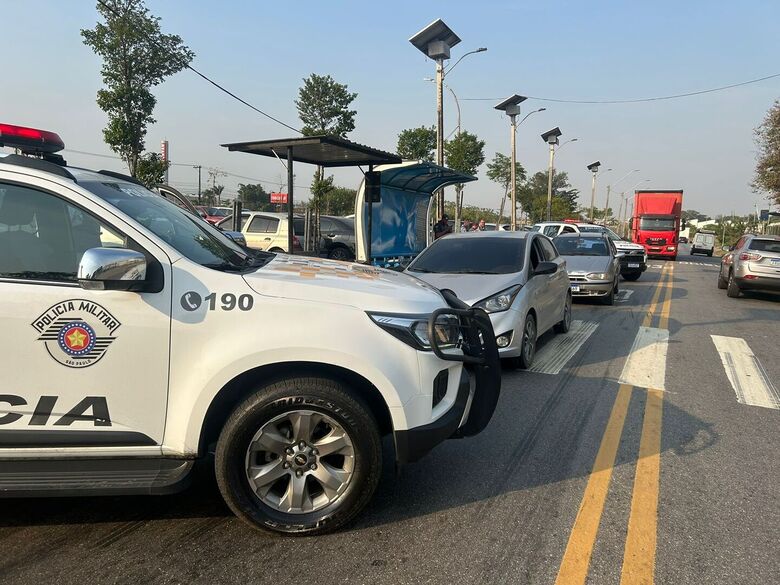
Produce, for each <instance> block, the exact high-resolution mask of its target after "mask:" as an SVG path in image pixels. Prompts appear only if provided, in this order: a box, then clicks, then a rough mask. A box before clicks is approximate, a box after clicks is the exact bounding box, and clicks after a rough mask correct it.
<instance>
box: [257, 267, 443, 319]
mask: <svg viewBox="0 0 780 585" xmlns="http://www.w3.org/2000/svg"><path fill="white" fill-rule="evenodd" d="M244 279H245V280H246V282H247V284H248V285H249V286H250V287H252V289H253V290H254V291H256V292H257V293H259V294H262V295H268V296H275V297H283V298H288V299H298V300H306V301H313V302H319V303H337V304H341V305H351V306H354V307H359V308H361V309H364V310H367V311H386V312H398V313H428V312H431V311H433V310H434V309H438V308H441V307H443V306H445V302H444V299H443V298H442V296H441V293H439V291H437V290H436V289H435V288H434V287H432V286H430V285H428V284H426V283H424V282H422V281H420V280H417V279H416V278H412V277H410V276H407V275H405V274H403V273H401V272H394V271H392V270H385V269H382V268H376V267H374V266H366V265H363V264H355V263H352V262H337V261H334V260H321V259H318V258H304V257H301V256H288V255H285V254H278V255H277V256H276V257H275V258H274V259H273V260H271V262H269V263H268V264H266V265H265V266H263V267H262V268H260V269H258V270H256V271H254V272H251V273H249V274H245V275H244ZM323 310H327V309H323Z"/></svg>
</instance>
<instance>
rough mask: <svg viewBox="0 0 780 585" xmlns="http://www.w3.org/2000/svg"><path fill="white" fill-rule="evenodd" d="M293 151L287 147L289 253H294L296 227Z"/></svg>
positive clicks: (290, 147)
mask: <svg viewBox="0 0 780 585" xmlns="http://www.w3.org/2000/svg"><path fill="white" fill-rule="evenodd" d="M293 177H294V174H293V149H292V146H288V147H287V253H288V254H292V253H293V241H294V238H295V227H294V224H293Z"/></svg>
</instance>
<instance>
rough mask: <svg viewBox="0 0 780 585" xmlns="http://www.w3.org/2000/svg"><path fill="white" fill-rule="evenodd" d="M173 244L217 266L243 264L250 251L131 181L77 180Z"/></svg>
mask: <svg viewBox="0 0 780 585" xmlns="http://www.w3.org/2000/svg"><path fill="white" fill-rule="evenodd" d="M79 184H80V185H81V186H82V187H84V188H85V189H88V190H89V191H91V192H92V193H94V194H95V195H97V196H98V197H100V198H101V199H103V200H104V201H106V202H107V203H109V204H111V205H113V206H114V207H116V208H117V209H119V210H120V211H122V212H124V213H126V214H127V215H129V216H130V217H131V218H133V219H134V220H135V221H137V222H138V223H140V224H141V225H143V226H144V227H145V228H147V229H149V230H150V231H151V232H153V233H154V234H155V235H157V236H158V237H160V238H161V239H163V240H165V242H167V243H168V244H170V245H171V246H173V247H174V248H176V250H178V251H179V253H181V254H182V256H185V257H186V258H189V259H190V260H192V261H193V262H197V263H198V264H200V265H202V266H208V267H209V268H215V269H218V270H230V269H241V268H244V267H245V265H246V263H247V260H248V258H250V256H249V254H248V253H247V252H245V251H244V250H243V248H241V247H239V246H238V245H237V244H235V243H234V242H233V241H232V240H230V239H228V238H227V237H226V236H225V235H223V234H222V233H220V231H219V230H217V229H216V228H214V227H212V226H210V225H209V224H207V223H206V222H205V221H203V220H201V219H199V218H197V217H195V216H194V215H191V214H189V213H186V212H184V211H183V210H181V209H179V208H178V207H176V206H175V205H173V204H172V203H170V202H169V201H166V200H165V199H164V198H162V197H160V196H159V195H156V194H154V193H152V192H151V191H148V190H147V189H145V188H144V187H141V186H139V185H134V184H132V183H117V182H99V181H83V182H80V183H79Z"/></svg>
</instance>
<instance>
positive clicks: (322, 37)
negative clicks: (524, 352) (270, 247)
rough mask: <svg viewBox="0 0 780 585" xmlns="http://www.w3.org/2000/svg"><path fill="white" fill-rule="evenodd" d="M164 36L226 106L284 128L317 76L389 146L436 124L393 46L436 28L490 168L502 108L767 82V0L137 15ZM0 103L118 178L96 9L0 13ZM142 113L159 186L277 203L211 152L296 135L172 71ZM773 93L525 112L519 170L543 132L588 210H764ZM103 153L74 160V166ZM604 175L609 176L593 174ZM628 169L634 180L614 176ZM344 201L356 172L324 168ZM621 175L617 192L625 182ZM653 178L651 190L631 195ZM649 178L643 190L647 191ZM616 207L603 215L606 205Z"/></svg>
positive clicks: (483, 199) (480, 193)
mask: <svg viewBox="0 0 780 585" xmlns="http://www.w3.org/2000/svg"><path fill="white" fill-rule="evenodd" d="M147 6H148V7H149V9H150V11H151V12H152V13H153V14H155V15H157V16H159V17H161V18H162V28H163V30H164V32H167V33H175V34H178V35H180V36H181V37H182V38H183V39H184V41H185V43H186V44H187V45H188V46H189V47H190V48H191V49H192V50H193V51H194V52H195V55H196V57H195V59H194V61H193V62H192V65H193V66H194V67H195V68H196V69H199V70H200V71H201V72H203V73H204V74H206V75H208V76H210V77H211V78H212V79H214V80H215V81H217V82H219V83H220V84H222V85H224V86H225V87H226V88H228V89H229V90H230V91H232V92H233V93H235V94H237V95H239V96H241V97H242V98H243V99H245V100H247V101H249V102H250V103H252V104H253V105H255V106H257V107H258V108H260V109H262V110H264V111H266V112H268V113H270V114H272V115H273V116H275V117H277V118H279V119H281V120H283V121H285V122H286V123H288V124H290V125H292V126H295V127H300V126H301V123H300V121H299V120H298V119H297V112H296V108H295V105H294V100H295V98H296V97H297V93H298V88H299V87H300V86H301V84H302V80H303V78H305V77H307V76H308V75H309V74H311V73H318V74H329V75H332V76H333V77H334V78H335V79H336V80H337V81H339V82H340V83H344V84H347V85H348V87H349V89H350V90H351V91H353V92H357V94H358V97H357V99H356V100H355V102H354V103H353V104H354V108H355V109H356V110H357V112H358V113H357V118H356V123H357V126H356V129H355V131H354V132H352V133H351V134H350V135H349V138H350V139H352V140H354V141H356V142H360V143H363V144H368V145H370V146H373V147H376V148H381V149H384V150H389V151H394V150H395V145H396V140H397V136H398V133H399V132H400V131H401V130H403V129H405V128H411V127H417V126H421V125H428V126H430V125H433V124H434V123H435V120H436V95H435V87H434V84H432V83H430V82H427V81H425V80H424V79H425V78H426V77H432V76H433V74H434V72H435V65H434V63H433V62H432V61H431V60H429V59H427V58H426V57H425V56H424V55H423V54H422V53H420V52H419V51H418V50H417V49H415V48H414V47H413V46H412V45H411V44H410V43H409V41H408V39H409V38H410V37H411V36H412V35H414V34H415V33H416V32H417V31H419V30H420V29H422V28H423V27H425V26H426V25H428V24H429V23H430V22H432V21H433V20H435V19H436V18H441V19H442V20H444V21H445V22H446V23H447V24H448V25H449V26H450V27H451V28H452V29H453V30H454V31H455V32H456V33H457V34H458V36H460V38H461V39H462V42H461V43H460V44H458V45H457V46H455V47H453V49H452V57H453V59H452V62H454V61H455V60H456V59H457V58H458V57H460V56H461V55H463V54H464V53H466V52H468V51H470V50H473V49H476V48H478V47H487V48H488V51H486V52H483V53H478V54H474V55H469V56H468V57H466V58H465V59H464V60H463V61H462V62H461V63H460V64H459V65H458V66H457V68H455V69H453V70H452V71H451V72H450V73H449V74H448V76H447V78H446V83H447V84H448V85H449V86H450V87H451V88H452V90H453V91H454V92H455V94H456V95H457V96H458V98H459V101H460V107H461V126H462V128H463V129H464V130H468V131H469V132H473V133H475V134H477V135H478V136H479V137H480V138H481V139H483V140H484V141H485V142H486V145H485V155H486V159H487V160H489V159H491V158H492V157H493V155H494V154H495V153H496V152H502V153H505V154H509V144H510V142H509V138H510V136H509V122H508V119H507V118H506V116H505V115H504V114H502V113H500V112H497V111H496V110H494V109H493V106H494V105H495V104H496V103H498V102H499V101H500V100H501V99H503V98H504V97H506V96H509V95H512V94H514V93H518V94H521V95H528V96H537V97H543V98H554V99H569V100H614V99H632V98H645V97H656V96H665V95H671V94H678V93H685V92H689V91H696V90H702V89H708V88H712V87H718V86H723V85H728V84H732V83H738V82H742V81H747V80H750V79H755V78H759V77H764V76H768V75H772V74H776V73H780V60H778V55H780V35H778V34H777V23H778V22H780V2H778V1H777V0H743V1H742V2H733V1H728V2H727V1H722V0H686V1H685V2H680V1H679V0H654V1H653V2H642V1H639V0H615V1H612V0H609V1H607V0H604V1H602V0H592V1H591V2H582V1H577V0H557V1H550V0H536V1H530V0H522V1H513V2H510V1H504V2H499V1H492V0H482V1H481V2H474V1H473V0H472V1H459V0H447V1H430V0H429V1H427V2H419V1H417V2H411V1H407V0H398V1H396V2H392V3H373V2H365V1H363V2H349V1H339V0H330V1H329V2H314V1H311V2H307V1H299V2H294V3H293V2H260V1H250V0H233V1H230V0H223V1H221V2H215V1H213V0H188V1H184V0H147ZM0 13H1V14H2V15H3V21H4V23H5V26H4V27H3V36H4V38H5V41H4V43H3V55H4V56H3V60H2V61H3V65H2V71H3V77H4V83H3V90H2V91H0V121H2V122H4V123H12V124H19V125H26V126H32V127H36V128H43V129H48V130H53V131H55V132H58V133H59V134H60V136H61V137H62V138H63V140H64V141H65V144H66V148H68V152H66V153H65V154H66V158H67V159H68V162H69V163H70V164H73V165H78V166H86V167H90V168H106V169H112V170H117V171H123V170H124V171H126V169H125V168H124V166H123V164H122V162H121V161H119V160H116V159H115V158H110V157H111V156H114V155H113V153H112V152H111V150H110V149H109V148H108V147H107V146H106V145H105V144H104V143H103V140H102V128H103V127H104V126H105V123H106V116H105V114H104V113H103V112H102V111H101V110H100V109H99V108H98V106H97V104H96V103H95V96H96V92H97V90H98V89H100V87H101V77H100V67H101V61H100V59H99V58H98V57H97V56H95V55H94V54H93V53H92V51H91V50H90V49H89V48H88V47H86V46H85V45H84V44H83V43H82V40H81V36H80V34H79V31H80V29H82V28H89V27H92V26H94V24H95V22H96V20H97V18H98V14H97V11H96V9H95V5H94V2H91V1H88V0H73V1H70V2H62V1H58V0H42V1H36V2H19V1H15V0H0ZM154 94H155V96H156V97H157V108H156V110H155V114H154V115H155V118H156V120H157V122H156V123H155V124H154V125H152V126H150V127H149V129H148V134H147V141H146V146H147V150H159V148H160V146H159V145H160V141H161V140H163V139H167V140H168V141H169V144H170V157H171V161H172V162H173V163H175V166H173V167H172V169H171V171H170V182H171V183H172V184H173V185H175V186H178V187H179V188H181V189H183V190H184V191H185V192H195V191H196V190H197V180H198V178H197V177H198V172H197V170H195V169H193V168H192V165H201V166H202V167H203V184H204V188H205V184H206V181H207V178H208V176H207V169H208V168H219V169H221V170H223V171H225V172H228V173H230V175H228V176H227V177H221V178H220V182H222V183H223V184H224V185H225V187H226V189H225V193H227V194H232V193H235V189H236V187H237V184H238V183H242V182H243V183H251V182H259V181H263V185H264V187H265V188H266V190H269V191H270V190H279V186H280V184H283V183H284V182H285V181H286V176H285V170H284V168H283V167H282V165H281V164H280V163H279V162H278V161H276V160H273V159H265V158H263V157H258V156H253V155H248V154H244V153H229V152H227V150H226V149H224V148H222V147H220V144H223V143H228V142H239V141H245V140H264V139H274V138H287V137H290V136H292V135H293V133H292V132H291V131H290V130H289V129H287V128H284V127H282V126H280V125H278V124H276V123H275V122H272V121H271V120H268V119H267V118H264V117H262V116H260V115H259V114H257V113H255V112H253V111H252V110H250V109H249V108H247V107H246V106H244V105H242V104H240V103H238V102H237V101H235V100H233V99H232V98H230V97H229V96H227V95H225V94H223V93H221V92H220V91H218V90H217V89H216V88H214V87H213V86H211V85H209V84H208V83H206V82H205V81H203V80H202V79H200V78H199V77H197V76H196V75H195V74H194V73H192V72H190V71H182V72H180V73H178V74H176V75H175V76H173V77H171V78H168V79H167V80H166V81H165V82H164V83H163V84H162V85H160V86H158V87H156V88H155V89H154ZM779 97H780V77H777V78H774V79H770V80H767V81H764V82H761V83H756V84H752V85H747V86H743V87H739V88H734V89H730V90H726V91H721V92H717V93H710V94H706V95H699V96H694V97H688V98H682V99H676V100H667V101H653V102H645V103H633V104H570V103H558V102H547V101H540V100H536V99H533V100H532V99H529V100H527V101H526V102H524V103H523V105H522V107H523V110H524V113H525V112H530V111H532V110H536V109H538V108H541V107H545V108H547V110H546V111H545V112H541V113H538V114H534V115H533V116H531V117H529V118H528V119H527V120H526V121H525V122H524V123H523V124H522V125H521V126H520V127H519V129H518V140H517V149H518V151H517V152H518V160H519V161H520V162H521V163H522V164H523V166H524V167H525V168H526V169H527V170H528V171H530V172H536V171H539V170H544V169H546V166H547V156H548V155H547V146H546V144H545V143H544V142H543V141H542V140H541V138H540V136H539V135H540V134H541V133H542V132H544V131H546V130H549V129H551V128H554V127H556V126H558V127H560V129H561V131H562V132H563V136H562V137H561V142H562V143H563V142H565V141H567V140H569V139H572V138H577V141H576V142H571V143H569V144H567V145H566V146H564V147H563V148H562V149H561V150H560V152H559V153H558V154H557V155H556V169H557V170H563V171H566V172H567V173H568V175H569V178H570V181H571V183H572V184H573V185H574V187H576V188H578V189H579V190H580V202H581V203H582V204H583V205H586V206H587V205H589V203H590V194H591V174H590V172H589V171H588V170H587V168H586V166H587V165H588V164H590V163H591V162H593V161H596V160H599V161H601V163H602V167H601V169H602V172H601V174H600V176H599V179H598V185H597V193H596V204H597V206H602V207H603V205H604V200H605V197H606V186H607V185H610V184H612V193H613V194H615V193H620V192H621V191H629V192H630V191H631V190H632V189H633V188H634V187H635V184H636V183H637V182H638V181H644V182H642V183H640V187H637V188H657V189H678V188H679V189H683V190H684V191H685V195H684V198H685V201H684V207H685V208H686V209H696V210H698V211H700V212H703V213H706V214H709V215H716V214H730V213H732V212H736V213H738V214H745V213H752V212H753V211H754V209H755V207H756V206H758V207H759V208H762V207H766V206H767V205H766V201H765V199H764V198H763V195H761V194H756V193H753V192H752V190H751V188H750V181H751V178H752V174H753V169H754V166H755V153H756V147H755V144H754V142H753V129H754V128H755V127H756V126H757V125H758V124H759V123H760V122H761V120H762V119H763V117H764V115H765V114H766V111H767V110H768V109H769V107H770V106H771V105H772V103H773V102H774V101H775V100H776V99H778V98H779ZM444 106H445V111H444V117H445V134H449V133H450V132H451V131H452V130H453V129H454V128H455V126H456V107H455V102H454V100H453V98H452V96H451V94H450V93H449V92H448V93H446V94H445V104H444ZM74 150H75V151H82V152H88V153H95V154H100V155H103V156H102V157H98V156H94V155H84V154H79V153H76V152H73V151H74ZM608 168H611V169H612V171H609V172H605V171H606V169H608ZM633 169H639V172H635V173H632V174H630V175H629V176H628V177H626V178H623V177H624V176H625V175H626V174H627V173H629V172H630V171H632V170H633ZM312 170H313V169H312V168H311V167H309V166H307V165H303V164H299V165H297V166H296V180H295V185H296V193H297V196H299V197H304V198H307V197H308V191H307V186H308V185H309V184H310V181H311V175H312ZM334 174H335V178H336V183H337V184H339V185H342V186H345V187H352V188H355V187H357V186H358V184H359V182H360V178H361V175H360V173H359V171H358V170H356V169H348V170H339V171H336V172H334ZM478 177H479V179H480V180H479V181H477V182H476V183H472V184H469V185H468V186H467V188H466V191H465V196H464V199H465V204H475V205H479V206H484V207H491V208H498V206H499V203H500V199H501V196H502V189H501V187H500V186H498V185H496V184H495V183H491V182H490V181H489V180H488V179H487V178H486V176H485V167H484V165H483V167H482V168H481V169H480V171H479V173H478ZM621 179H622V180H621ZM647 179H649V180H647ZM645 180H646V181H645ZM617 205H618V204H617V201H616V200H615V199H614V195H613V199H612V201H611V206H612V207H613V209H615V210H616V209H617Z"/></svg>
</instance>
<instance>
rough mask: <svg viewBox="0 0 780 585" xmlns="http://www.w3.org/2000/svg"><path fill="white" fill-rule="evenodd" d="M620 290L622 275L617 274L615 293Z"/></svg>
mask: <svg viewBox="0 0 780 585" xmlns="http://www.w3.org/2000/svg"><path fill="white" fill-rule="evenodd" d="M619 292H620V276H615V294H618V293H619Z"/></svg>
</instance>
